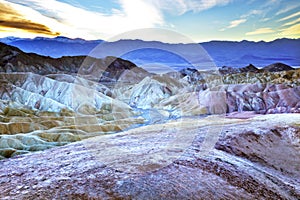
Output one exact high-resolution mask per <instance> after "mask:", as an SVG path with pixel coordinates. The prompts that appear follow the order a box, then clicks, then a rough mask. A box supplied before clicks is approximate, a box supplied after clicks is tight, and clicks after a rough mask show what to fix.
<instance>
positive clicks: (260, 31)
mask: <svg viewBox="0 0 300 200" xmlns="http://www.w3.org/2000/svg"><path fill="white" fill-rule="evenodd" d="M274 32H275V31H274V30H273V29H271V28H259V29H256V30H254V31H251V32H247V33H246V35H261V34H267V33H274Z"/></svg>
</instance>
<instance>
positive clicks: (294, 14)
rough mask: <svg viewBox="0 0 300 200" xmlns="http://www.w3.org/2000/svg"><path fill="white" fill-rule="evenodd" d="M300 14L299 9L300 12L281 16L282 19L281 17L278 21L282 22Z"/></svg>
mask: <svg viewBox="0 0 300 200" xmlns="http://www.w3.org/2000/svg"><path fill="white" fill-rule="evenodd" d="M298 15H300V11H299V12H296V13H293V14H291V15H289V16H286V17H284V18H281V19H279V20H278V21H279V22H281V21H286V20H288V19H291V18H294V17H297V16H298Z"/></svg>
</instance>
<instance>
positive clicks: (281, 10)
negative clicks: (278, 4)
mask: <svg viewBox="0 0 300 200" xmlns="http://www.w3.org/2000/svg"><path fill="white" fill-rule="evenodd" d="M297 7H300V4H291V5H288V6H286V7H284V8H280V10H279V11H278V12H277V13H276V14H275V15H281V14H283V13H286V12H289V11H291V10H293V9H295V8H297Z"/></svg>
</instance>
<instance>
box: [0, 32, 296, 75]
mask: <svg viewBox="0 0 300 200" xmlns="http://www.w3.org/2000/svg"><path fill="white" fill-rule="evenodd" d="M0 42H3V43H5V44H9V45H12V46H15V47H18V48H20V49H21V50H23V51H24V52H32V53H37V54H40V55H44V56H50V57H54V58H59V57H62V56H78V55H82V56H86V55H90V56H94V57H101V58H102V57H106V56H118V57H121V58H124V59H127V60H130V61H132V62H134V63H136V64H138V65H147V64H148V65H149V64H150V65H152V67H153V64H156V65H157V68H159V67H161V66H169V67H172V68H174V69H182V68H186V67H193V66H199V67H198V69H200V68H201V67H202V68H206V69H207V68H209V67H212V65H215V66H218V67H222V66H230V67H245V66H248V65H249V64H253V65H255V66H257V67H260V68H261V67H264V66H266V65H269V64H272V63H276V62H282V63H285V64H287V65H290V66H294V67H299V66H300V48H299V47H300V39H277V40H274V41H272V42H263V41H261V42H251V41H241V42H231V41H211V42H204V43H200V44H168V43H162V42H156V41H151V42H150V41H142V40H120V41H116V42H104V41H103V40H84V39H80V38H76V39H70V38H67V37H62V36H59V37H56V38H43V37H37V38H34V39H28V38H16V37H7V38H2V39H0ZM206 52H207V53H206ZM191 65H192V66H191ZM196 68H197V67H196ZM148 70H149V69H148ZM149 71H151V70H149Z"/></svg>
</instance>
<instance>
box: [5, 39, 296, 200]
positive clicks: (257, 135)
mask: <svg viewBox="0 0 300 200" xmlns="http://www.w3.org/2000/svg"><path fill="white" fill-rule="evenodd" d="M0 58H1V60H0V81H1V86H0V99H1V100H0V159H1V161H0V166H1V167H0V188H1V193H0V197H1V199H299V198H300V181H299V180H300V165H299V163H300V123H299V122H300V115H299V113H300V87H299V84H300V70H299V69H293V68H291V67H289V66H286V65H284V64H281V63H275V64H273V65H270V66H267V67H265V68H263V69H257V68H255V67H254V66H253V65H249V66H247V67H244V68H240V69H235V68H230V67H222V68H220V69H219V70H218V71H197V70H195V69H189V68H187V69H183V70H181V71H179V72H170V73H166V74H162V75H157V74H151V73H149V72H147V71H145V70H143V69H142V68H139V67H137V66H136V65H135V64H134V63H131V62H129V61H126V60H122V59H119V58H114V57H107V58H103V59H95V58H91V57H80V56H77V57H62V58H58V59H53V58H50V57H44V56H39V55H36V54H26V53H24V52H22V51H20V50H19V49H17V48H14V47H11V46H7V45H4V44H0Z"/></svg>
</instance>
